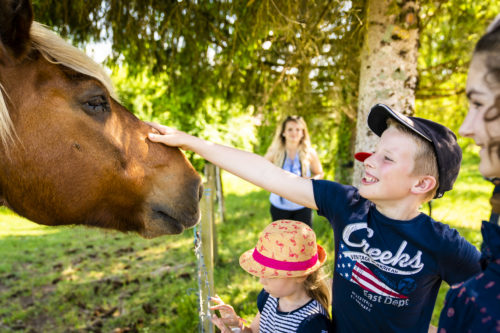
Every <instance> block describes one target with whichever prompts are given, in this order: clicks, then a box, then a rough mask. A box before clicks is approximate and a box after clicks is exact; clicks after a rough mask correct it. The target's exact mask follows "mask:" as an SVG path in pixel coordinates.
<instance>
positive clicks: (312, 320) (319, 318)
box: [297, 313, 333, 333]
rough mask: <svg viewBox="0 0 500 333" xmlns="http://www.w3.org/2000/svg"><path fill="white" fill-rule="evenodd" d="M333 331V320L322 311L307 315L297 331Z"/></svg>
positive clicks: (312, 332)
mask: <svg viewBox="0 0 500 333" xmlns="http://www.w3.org/2000/svg"><path fill="white" fill-rule="evenodd" d="M329 332H333V329H332V324H331V321H330V320H329V319H328V318H327V317H326V316H325V315H322V314H320V313H317V314H314V315H312V316H309V317H307V318H306V319H304V320H303V321H302V323H300V325H299V327H298V329H297V333H329Z"/></svg>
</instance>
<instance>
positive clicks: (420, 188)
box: [411, 176, 437, 194]
mask: <svg viewBox="0 0 500 333" xmlns="http://www.w3.org/2000/svg"><path fill="white" fill-rule="evenodd" d="M436 183H437V181H436V178H434V177H433V176H422V177H420V178H419V181H418V182H417V183H415V184H414V185H413V186H412V188H411V192H412V193H413V194H425V193H427V192H429V191H432V190H433V189H434V187H435V186H436Z"/></svg>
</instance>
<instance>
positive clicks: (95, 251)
mask: <svg viewBox="0 0 500 333" xmlns="http://www.w3.org/2000/svg"><path fill="white" fill-rule="evenodd" d="M477 163H478V159H477V156H476V155H473V154H470V153H469V154H466V155H465V160H464V166H463V168H462V172H461V174H460V176H459V179H458V181H457V184H456V189H455V190H454V191H452V192H451V193H447V194H446V195H445V196H444V198H442V199H439V200H436V201H435V202H433V217H434V218H436V219H437V220H440V221H443V222H446V223H449V224H450V225H452V226H454V227H457V228H458V229H459V231H460V233H461V234H462V235H463V236H464V237H466V238H467V239H468V240H469V241H471V242H472V243H473V244H474V245H476V246H479V245H480V243H481V236H480V233H479V226H480V221H481V219H486V218H487V217H488V215H489V205H488V201H487V198H488V196H489V194H490V193H491V190H492V186H491V185H489V184H488V183H487V182H485V181H483V180H482V178H481V176H480V175H479V174H478V173H477ZM223 183H224V193H225V207H226V220H225V221H224V223H222V224H218V225H217V238H218V261H217V263H216V270H215V272H214V276H215V290H216V292H217V293H218V294H219V295H220V296H221V297H222V299H223V300H225V301H226V302H228V303H231V304H232V305H233V306H234V307H235V309H236V310H237V311H238V313H239V314H240V315H241V316H242V317H244V318H246V319H248V320H251V319H252V318H253V316H254V315H255V313H256V304H255V300H256V297H257V294H258V292H259V291H260V286H259V283H258V280H257V278H254V277H252V276H251V275H249V274H247V273H246V272H244V271H243V270H242V269H241V268H240V267H239V265H238V258H239V255H240V254H241V253H242V252H243V251H245V250H247V249H250V248H252V247H253V246H254V245H255V243H256V241H257V237H258V234H259V232H260V231H261V230H262V229H263V228H264V227H265V225H267V223H269V222H270V215H269V211H268V209H269V206H268V199H267V197H268V194H267V193H266V192H265V191H262V190H260V189H259V188H257V187H255V186H253V185H251V184H249V183H246V182H244V181H242V180H240V179H238V178H236V177H234V176H231V175H229V174H227V173H223ZM423 211H424V212H427V207H426V206H425V207H423ZM314 229H315V231H316V233H317V235H318V242H319V243H320V244H322V245H323V246H324V247H325V248H326V250H327V253H328V255H329V260H327V263H328V264H327V268H328V269H329V270H330V272H331V271H332V268H333V258H334V253H333V251H334V246H333V233H332V230H331V228H330V226H329V223H328V222H327V221H326V220H325V219H323V218H321V217H318V216H315V220H314ZM0 258H1V259H0V332H55V333H57V332H116V333H118V332H195V331H197V330H198V300H197V294H196V293H197V289H198V281H197V273H196V257H195V253H194V250H193V231H192V230H188V231H186V232H184V233H183V234H182V235H175V236H164V237H160V238H156V239H153V240H145V239H142V238H140V237H139V236H137V235H135V234H121V233H117V232H112V231H104V232H103V231H102V230H97V229H90V228H84V227H56V228H54V227H45V226H39V225H36V224H34V223H32V222H29V221H27V220H25V219H22V218H20V217H18V216H17V215H15V214H13V213H11V212H10V211H8V210H7V209H0ZM447 288H448V286H447V285H446V284H443V287H442V288H441V291H440V295H439V299H438V301H437V304H436V307H435V309H434V317H433V323H434V324H437V318H438V316H439V313H440V310H441V308H442V304H443V299H444V295H445V292H446V290H447Z"/></svg>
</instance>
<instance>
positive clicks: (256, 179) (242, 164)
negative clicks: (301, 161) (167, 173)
mask: <svg viewBox="0 0 500 333" xmlns="http://www.w3.org/2000/svg"><path fill="white" fill-rule="evenodd" d="M149 124H150V125H151V126H152V127H153V128H155V129H157V130H158V131H159V132H160V134H150V135H149V139H150V140H151V141H154V142H161V143H164V144H166V145H168V146H174V147H180V148H182V149H184V150H191V151H193V152H195V153H197V154H198V155H200V156H201V157H203V158H205V159H206V160H208V161H210V162H212V163H213V164H215V165H218V166H219V167H221V168H222V169H224V170H227V171H229V172H231V173H232V174H234V175H236V176H238V177H240V178H243V179H245V180H246V181H248V182H250V183H252V184H255V185H257V186H259V187H262V188H263V189H265V190H267V191H269V192H273V193H276V194H277V195H279V196H281V197H283V198H286V199H288V200H290V201H292V202H295V203H297V204H300V205H302V206H305V207H309V208H312V209H318V208H317V206H316V202H315V201H314V193H313V187H312V182H311V180H310V179H305V178H302V177H299V176H296V175H294V174H292V173H290V172H287V171H284V170H282V169H281V168H279V167H277V166H275V165H274V164H272V163H270V162H269V161H267V160H266V159H265V158H263V157H261V156H259V155H256V154H253V153H249V152H246V151H243V150H239V149H236V148H232V147H228V146H223V145H219V144H215V143H212V142H209V141H205V140H203V139H200V138H198V137H195V136H192V135H189V134H187V133H184V132H181V131H178V130H175V129H172V128H169V127H166V126H162V125H158V124H155V123H149Z"/></svg>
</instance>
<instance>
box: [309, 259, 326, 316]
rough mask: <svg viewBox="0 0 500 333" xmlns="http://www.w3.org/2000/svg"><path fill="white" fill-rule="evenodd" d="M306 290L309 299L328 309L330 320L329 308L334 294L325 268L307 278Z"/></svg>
mask: <svg viewBox="0 0 500 333" xmlns="http://www.w3.org/2000/svg"><path fill="white" fill-rule="evenodd" d="M304 288H305V289H306V293H307V295H308V296H309V297H311V298H312V299H315V300H316V301H318V302H319V304H321V305H322V306H323V307H324V308H325V309H326V311H327V313H328V318H330V311H329V310H328V308H329V306H330V303H331V301H332V293H331V289H330V283H329V279H328V278H327V275H326V274H325V271H324V270H323V267H321V268H319V269H318V270H316V271H314V272H312V273H311V274H309V275H308V276H307V278H306V279H305V281H304Z"/></svg>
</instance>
